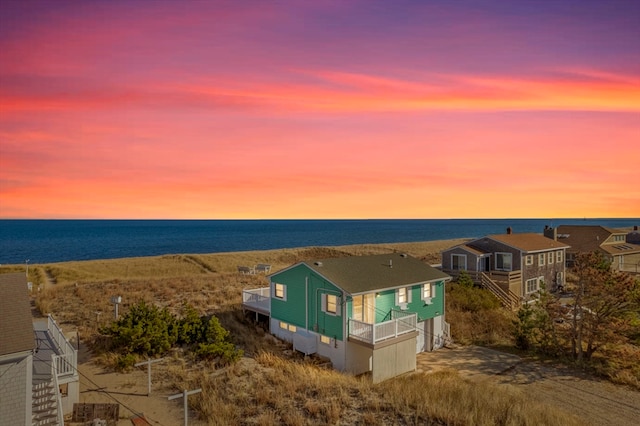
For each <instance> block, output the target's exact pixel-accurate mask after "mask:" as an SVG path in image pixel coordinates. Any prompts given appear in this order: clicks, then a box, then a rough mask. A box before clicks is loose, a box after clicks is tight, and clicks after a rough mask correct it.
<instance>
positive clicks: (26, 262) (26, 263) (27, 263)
mask: <svg viewBox="0 0 640 426" xmlns="http://www.w3.org/2000/svg"><path fill="white" fill-rule="evenodd" d="M24 263H25V265H27V273H26V275H27V279H29V259H27V260H25V261H24Z"/></svg>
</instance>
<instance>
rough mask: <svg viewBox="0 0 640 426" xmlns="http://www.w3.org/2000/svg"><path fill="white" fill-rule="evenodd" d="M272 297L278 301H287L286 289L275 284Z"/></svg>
mask: <svg viewBox="0 0 640 426" xmlns="http://www.w3.org/2000/svg"><path fill="white" fill-rule="evenodd" d="M273 296H274V297H276V298H278V299H282V300H287V287H286V286H285V285H284V284H278V283H275V285H274V287H273Z"/></svg>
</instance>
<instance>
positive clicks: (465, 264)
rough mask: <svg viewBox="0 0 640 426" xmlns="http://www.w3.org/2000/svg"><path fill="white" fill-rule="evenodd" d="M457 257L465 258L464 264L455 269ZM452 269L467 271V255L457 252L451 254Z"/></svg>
mask: <svg viewBox="0 0 640 426" xmlns="http://www.w3.org/2000/svg"><path fill="white" fill-rule="evenodd" d="M456 257H462V258H464V262H463V263H464V266H463V267H462V268H459V269H455V268H454V267H453V266H454V262H453V259H454V258H456ZM451 269H453V270H454V271H466V270H467V256H466V255H464V254H456V253H452V254H451Z"/></svg>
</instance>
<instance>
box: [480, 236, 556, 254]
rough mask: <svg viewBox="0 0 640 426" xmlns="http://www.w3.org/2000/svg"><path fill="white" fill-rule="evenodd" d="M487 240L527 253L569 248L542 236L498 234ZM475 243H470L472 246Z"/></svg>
mask: <svg viewBox="0 0 640 426" xmlns="http://www.w3.org/2000/svg"><path fill="white" fill-rule="evenodd" d="M487 238H491V239H492V240H495V241H499V242H501V243H504V244H507V245H509V246H511V247H514V248H517V249H519V250H522V251H525V252H533V251H543V250H553V249H562V248H568V247H569V246H568V245H567V244H563V243H561V242H558V241H555V240H552V239H551V238H547V237H545V236H543V235H541V234H535V233H523V234H498V235H488V236H487ZM472 244H473V242H471V243H470V245H472Z"/></svg>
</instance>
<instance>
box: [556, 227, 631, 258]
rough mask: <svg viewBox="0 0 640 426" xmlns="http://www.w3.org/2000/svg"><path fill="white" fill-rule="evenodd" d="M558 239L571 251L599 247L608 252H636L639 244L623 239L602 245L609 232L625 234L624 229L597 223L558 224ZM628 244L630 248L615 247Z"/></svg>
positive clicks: (587, 250) (594, 249)
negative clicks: (569, 246)
mask: <svg viewBox="0 0 640 426" xmlns="http://www.w3.org/2000/svg"><path fill="white" fill-rule="evenodd" d="M557 232H558V239H560V240H561V241H563V242H566V243H567V244H569V245H571V248H572V249H573V251H578V252H589V251H596V250H598V249H601V250H603V251H605V252H607V253H609V254H627V253H634V252H635V253H637V252H638V251H640V246H639V245H637V244H631V243H627V242H624V241H621V242H616V243H612V244H605V245H602V244H603V243H604V242H605V240H606V239H607V238H609V237H610V236H611V234H626V233H625V232H624V231H620V230H617V229H612V228H607V227H605V226H599V225H560V226H558V231H557ZM617 246H620V247H622V246H629V247H630V248H628V249H626V248H624V249H623V248H617Z"/></svg>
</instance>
